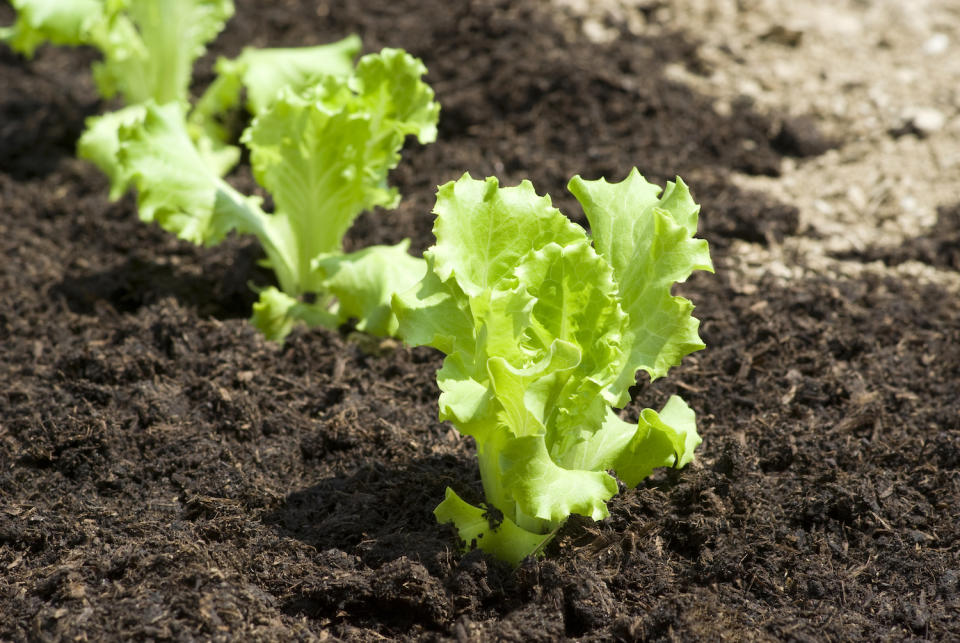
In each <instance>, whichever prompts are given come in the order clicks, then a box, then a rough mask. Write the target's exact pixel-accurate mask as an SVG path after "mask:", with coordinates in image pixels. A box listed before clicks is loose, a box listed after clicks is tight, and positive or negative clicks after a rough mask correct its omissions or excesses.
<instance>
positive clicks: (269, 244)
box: [0, 0, 439, 339]
mask: <svg viewBox="0 0 960 643" xmlns="http://www.w3.org/2000/svg"><path fill="white" fill-rule="evenodd" d="M13 5H14V7H15V8H16V9H17V21H16V23H15V24H14V25H13V26H12V27H9V28H6V29H3V30H0V38H2V39H4V40H6V41H7V42H8V44H9V45H10V46H11V47H12V48H13V49H15V50H16V51H19V52H22V53H24V54H25V55H28V56H29V55H32V54H33V53H34V51H35V49H36V48H37V47H38V46H39V45H40V44H42V43H43V42H47V41H49V42H52V43H54V44H60V45H90V46H93V47H95V48H97V49H98V50H99V51H100V52H101V54H102V56H103V60H102V61H100V62H97V63H95V65H94V77H95V78H96V80H97V85H98V87H99V88H100V91H101V93H102V94H103V95H104V97H111V96H113V95H115V94H119V95H120V96H121V97H122V98H123V99H124V101H125V102H126V104H127V105H126V107H123V108H122V109H119V110H117V111H115V112H110V113H107V114H104V115H101V116H95V117H91V118H90V119H88V120H87V129H86V131H85V132H84V134H83V135H82V136H81V138H80V141H79V142H78V153H79V155H80V156H81V157H83V158H86V159H88V160H90V161H92V162H93V163H94V164H96V165H97V166H98V167H99V168H100V169H101V170H102V171H103V172H104V173H105V174H107V176H108V177H109V178H110V183H111V188H110V196H111V198H113V199H117V198H119V197H120V196H121V195H122V194H123V193H124V192H126V190H127V189H128V188H129V187H130V186H131V184H132V185H133V186H135V187H136V188H137V190H138V205H139V215H140V218H141V219H142V220H144V221H147V222H156V223H157V224H159V225H160V226H161V227H163V228H164V229H166V230H168V231H170V232H173V233H174V234H176V235H177V236H179V237H180V238H182V239H185V240H188V241H191V242H193V243H197V244H206V245H210V244H214V243H217V242H219V241H220V240H222V239H223V237H224V236H225V235H226V234H227V233H228V232H230V231H232V230H235V231H237V232H238V233H241V234H252V235H255V236H256V237H257V238H258V239H259V240H260V243H261V244H262V246H263V248H264V251H265V252H266V255H267V259H266V263H267V265H269V267H271V268H272V269H273V270H274V272H275V273H276V277H277V281H278V283H279V286H280V287H279V289H277V288H273V287H270V288H266V289H263V290H261V292H260V300H259V302H258V303H257V304H256V305H255V307H254V315H253V321H254V323H255V324H256V325H257V326H258V327H259V328H260V329H261V330H262V331H263V332H264V333H265V334H266V335H267V336H268V337H270V338H272V339H282V338H283V337H284V336H285V335H286V334H287V333H288V332H289V331H290V329H291V327H292V326H293V324H294V323H295V322H297V321H305V322H307V323H308V324H310V325H327V326H332V325H336V324H338V323H340V322H342V321H344V320H345V319H347V318H356V319H357V320H358V328H359V329H360V330H364V331H366V332H369V333H373V334H381V335H382V334H391V333H393V332H394V331H395V330H396V319H395V317H394V316H393V314H392V312H391V310H390V304H389V302H390V296H391V294H392V293H393V292H394V291H396V290H397V289H400V288H405V287H407V286H408V285H410V284H412V283H414V282H416V281H417V280H418V279H419V278H420V277H421V276H422V275H423V273H424V271H425V269H426V268H425V265H424V263H423V261H422V260H420V259H415V258H413V257H411V256H410V255H408V254H407V253H406V248H407V245H408V242H402V243H401V244H398V245H396V246H391V247H373V248H367V249H364V250H362V251H360V252H357V253H353V254H350V255H344V254H343V252H342V239H343V236H344V234H345V232H346V230H347V229H348V228H349V227H350V224H351V222H352V221H353V220H354V219H355V218H356V217H357V215H359V214H360V213H361V212H362V211H364V210H370V209H372V208H375V207H383V208H391V207H395V206H396V204H397V201H398V200H399V195H398V194H397V191H396V190H395V189H392V188H390V187H389V186H388V185H387V173H388V172H389V170H391V169H392V168H393V167H395V166H396V164H397V162H398V161H399V159H400V155H399V151H400V148H401V147H402V145H403V142H404V139H405V138H406V136H407V135H410V134H412V135H415V136H416V137H417V138H418V140H419V141H420V142H421V143H428V142H431V141H433V140H434V139H435V138H436V123H437V118H438V114H439V106H438V105H437V103H436V102H435V101H434V100H433V91H432V90H431V89H430V87H429V86H428V85H426V84H425V83H424V82H423V81H422V80H421V76H422V75H423V74H424V73H425V72H426V69H425V68H424V66H423V64H422V63H421V62H420V61H419V60H417V59H415V58H413V57H411V56H409V55H407V54H406V53H405V52H403V51H400V50H393V49H384V50H383V51H382V52H381V53H380V54H376V55H371V56H366V57H364V58H363V59H362V60H360V62H359V64H358V65H357V66H356V67H355V66H354V62H353V61H354V59H355V58H356V56H357V54H358V53H359V51H360V47H361V43H360V39H359V38H357V37H356V36H350V37H348V38H345V39H343V40H341V41H339V42H336V43H332V44H329V45H321V46H317V47H302V48H276V49H254V48H247V49H245V50H244V51H243V52H242V53H241V54H240V56H238V57H237V58H235V59H232V60H231V59H226V58H220V59H219V60H218V61H217V63H216V66H215V69H216V72H217V76H216V78H215V79H214V81H213V82H212V83H211V84H210V86H209V87H208V89H207V91H206V92H205V93H204V94H203V95H202V96H201V97H200V99H199V100H198V101H197V103H196V106H195V107H192V108H191V105H190V101H189V94H188V89H189V84H190V80H191V72H192V68H193V64H194V62H195V60H196V59H197V58H198V57H199V56H200V55H202V54H203V52H204V51H205V48H206V44H207V43H208V42H209V41H210V40H212V39H213V38H214V37H215V36H216V35H217V34H218V33H219V32H220V30H221V29H222V28H223V26H224V23H225V22H226V20H227V19H228V18H229V17H230V16H231V15H232V14H233V3H232V0H163V1H158V0H13ZM244 94H245V95H246V101H245V107H246V108H247V110H248V111H249V112H250V114H252V115H253V117H254V118H253V121H252V123H251V125H250V127H248V128H247V129H246V131H245V132H244V134H243V136H242V139H241V142H242V143H244V144H245V145H246V146H247V148H248V149H249V151H250V157H251V161H252V163H253V170H254V175H255V177H256V179H257V180H258V181H259V182H260V183H261V185H262V186H263V187H265V188H267V190H269V191H270V193H271V194H272V196H273V200H274V204H275V210H274V211H273V212H270V213H268V212H265V211H264V210H263V209H262V207H261V204H260V202H259V200H258V199H255V198H249V197H247V196H245V195H242V194H240V193H239V192H238V191H237V190H235V189H234V188H232V187H231V186H230V185H229V184H228V183H227V182H226V181H224V180H223V179H222V178H221V177H223V176H224V175H225V174H226V173H227V172H228V171H229V170H230V168H231V167H233V166H234V164H235V163H236V162H237V160H238V159H239V157H240V149H239V148H238V147H235V146H234V145H231V144H229V138H230V137H229V132H228V131H227V128H226V127H225V125H224V123H223V118H224V115H225V114H228V113H230V112H231V111H232V110H235V109H236V108H237V107H238V105H239V103H240V99H241V96H242V95H244Z"/></svg>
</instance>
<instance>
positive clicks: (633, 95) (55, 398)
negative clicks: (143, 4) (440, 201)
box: [0, 0, 960, 641]
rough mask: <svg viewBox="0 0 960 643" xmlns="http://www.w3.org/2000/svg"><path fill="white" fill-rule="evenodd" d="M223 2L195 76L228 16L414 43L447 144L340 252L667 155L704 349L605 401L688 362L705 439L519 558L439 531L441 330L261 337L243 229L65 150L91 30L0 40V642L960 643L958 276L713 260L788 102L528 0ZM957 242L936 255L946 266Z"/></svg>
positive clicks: (758, 209)
mask: <svg viewBox="0 0 960 643" xmlns="http://www.w3.org/2000/svg"><path fill="white" fill-rule="evenodd" d="M237 4H238V7H237V16H236V17H235V18H234V19H233V20H232V21H231V22H230V24H229V27H228V29H227V31H226V32H225V33H224V35H223V36H222V37H221V38H220V40H218V41H217V43H216V45H215V47H214V48H213V52H212V54H211V55H210V56H208V57H207V58H205V59H204V61H203V62H202V65H201V69H202V70H205V71H202V73H201V74H200V78H199V80H200V84H202V83H203V82H206V81H208V80H209V69H210V65H211V62H212V60H213V56H214V55H216V54H230V55H233V54H236V53H237V52H238V51H239V50H240V48H241V47H242V46H243V45H245V44H255V45H307V44H314V43H320V42H326V41H330V40H334V39H337V38H340V37H342V36H344V35H346V34H348V33H351V32H355V33H358V34H360V35H361V36H362V37H363V39H364V42H365V44H366V47H367V49H368V50H376V49H379V48H380V47H381V46H386V45H390V46H397V47H404V48H406V49H408V50H409V51H411V52H413V53H415V54H416V55H418V56H420V57H422V58H423V59H424V61H425V62H426V64H427V66H428V68H429V69H430V76H429V80H430V82H431V83H432V84H433V86H434V88H435V89H436V91H437V96H438V99H439V100H440V102H441V104H442V105H443V113H442V117H441V119H442V120H441V126H440V137H439V141H438V142H437V143H435V144H433V145H430V146H427V147H425V148H420V147H419V146H416V145H411V146H410V148H409V149H408V150H407V152H406V153H405V160H404V161H403V163H402V164H401V167H400V168H398V170H397V171H396V172H395V174H394V182H395V184H396V185H398V186H399V188H400V190H401V193H402V194H404V195H405V200H404V202H403V204H402V205H401V206H400V208H399V209H398V210H397V211H396V212H393V213H384V212H377V213H374V214H371V215H367V216H364V217H362V218H361V220H360V221H359V222H358V224H357V225H356V226H355V228H354V229H353V230H352V232H351V236H350V239H349V242H350V244H351V246H352V247H359V246H363V245H367V244H370V243H379V242H387V241H390V242H393V241H397V240H399V239H401V238H403V237H411V238H412V239H413V247H414V248H415V249H416V250H422V249H424V248H425V247H427V246H429V245H430V243H431V238H432V236H431V232H430V230H431V225H432V217H431V216H430V214H429V211H430V208H431V206H432V203H433V192H434V188H435V186H436V185H438V184H440V183H443V182H446V181H448V180H451V179H455V178H457V177H458V176H459V175H460V174H462V173H463V172H464V171H469V172H471V173H472V174H473V175H474V176H475V177H482V176H486V175H491V174H494V175H497V176H499V177H500V178H501V179H502V181H503V182H504V183H505V184H510V183H514V182H516V181H518V180H519V179H521V178H524V177H529V178H531V179H532V180H533V182H534V185H535V186H536V187H537V189H538V190H539V191H540V192H548V193H550V194H552V195H554V198H555V202H556V203H557V204H558V205H560V206H561V207H562V208H563V209H564V210H566V211H568V212H570V213H571V214H572V216H573V217H574V218H575V219H576V220H578V221H581V222H582V221H583V217H582V216H581V215H580V214H579V212H578V211H577V210H576V208H575V202H574V201H573V199H572V198H571V197H570V196H569V195H568V194H566V192H565V190H564V185H565V184H566V181H567V179H568V178H569V177H570V176H572V175H574V174H577V173H581V174H583V175H584V176H585V177H588V178H594V177H597V176H600V175H605V176H607V177H608V178H610V179H611V180H614V179H616V180H619V179H621V178H622V177H623V176H625V175H626V173H627V171H628V170H629V169H630V167H632V166H634V165H636V166H638V167H639V168H640V170H641V171H642V172H643V173H644V174H645V175H647V177H648V178H650V179H651V180H656V181H658V182H662V181H664V180H666V179H669V178H672V176H673V175H674V174H680V175H682V176H683V177H684V179H685V180H686V181H687V182H688V183H689V184H691V185H692V186H693V189H694V191H695V194H696V197H697V198H698V200H699V201H700V202H701V203H702V204H703V214H702V221H703V225H702V233H701V234H702V236H704V237H706V238H707V239H709V241H710V242H711V245H712V247H713V251H714V256H715V260H716V263H717V265H718V271H717V275H715V276H710V275H698V276H697V277H696V278H694V279H692V280H691V282H690V283H688V284H687V285H685V286H684V287H683V288H682V291H683V293H684V294H685V295H686V296H688V297H690V298H691V299H693V300H694V301H695V302H696V304H697V314H698V316H699V317H700V318H701V319H702V320H703V324H702V334H703V336H704V339H705V341H706V342H707V344H708V349H707V350H706V351H703V352H701V353H697V354H695V355H693V356H691V357H689V358H688V359H686V360H685V362H684V364H683V366H681V367H680V368H678V369H676V370H675V372H674V373H672V374H671V377H669V378H665V379H664V380H660V381H658V382H657V383H656V384H649V383H641V384H640V385H638V386H637V388H636V391H635V393H636V395H635V400H636V401H635V402H634V404H633V405H631V407H629V409H628V412H630V413H633V414H636V412H637V411H638V410H639V409H640V408H641V407H642V406H654V407H658V406H659V405H661V404H662V403H663V402H664V401H665V400H666V398H667V396H668V395H669V394H671V393H673V392H681V393H682V394H683V395H684V397H685V399H686V400H687V401H688V402H689V403H690V404H691V406H693V407H694V408H695V409H696V410H697V412H698V416H699V419H700V427H701V434H702V435H703V437H704V443H703V446H702V447H701V449H700V451H699V457H698V460H697V462H696V463H695V464H694V465H691V466H690V467H688V468H686V469H684V470H682V471H667V472H661V473H659V474H657V475H656V476H655V477H654V478H653V479H652V480H651V481H649V482H648V483H647V484H645V485H642V486H641V487H640V488H639V489H637V490H625V491H624V493H622V494H621V495H620V496H618V497H617V498H616V499H614V501H613V502H612V503H611V507H610V508H611V514H612V515H611V517H610V519H608V520H606V521H604V522H602V523H599V524H595V523H593V522H591V521H589V520H586V519H573V520H571V521H570V522H568V524H567V526H566V527H565V528H564V529H563V530H562V533H561V535H560V537H559V538H558V539H557V540H556V541H555V542H554V543H553V544H552V545H551V547H550V548H549V551H548V557H547V558H546V559H544V560H539V561H528V562H527V563H526V564H525V565H524V566H523V567H522V568H520V569H519V570H518V571H513V570H511V569H509V568H506V567H504V566H503V565H501V564H498V563H496V562H495V561H493V560H491V559H488V558H486V557H485V556H483V555H481V554H480V553H479V552H473V553H470V554H467V555H461V554H460V553H458V552H457V551H456V549H455V547H454V538H453V535H452V533H451V532H450V531H449V529H448V528H441V527H438V525H437V524H436V523H435V521H434V518H433V515H432V510H433V508H434V507H435V506H436V504H437V503H438V502H439V501H440V500H441V498H442V496H443V490H444V488H445V487H446V486H448V485H450V486H453V487H454V488H456V489H457V490H458V491H459V492H460V493H462V494H466V495H467V496H468V497H473V498H476V497H477V494H478V493H479V482H478V476H477V472H476V465H475V461H474V458H473V455H472V451H471V449H472V446H471V444H470V442H469V441H468V440H464V439H462V438H461V437H460V436H459V435H458V434H457V433H456V431H455V430H454V429H453V428H452V427H451V426H449V425H447V424H442V423H440V422H438V421H437V419H436V417H437V409H436V399H437V395H438V391H437V388H436V384H435V379H434V371H435V370H436V368H437V367H438V366H439V364H440V361H441V356H440V355H439V354H438V353H436V352H434V351H432V350H429V349H415V350H409V349H405V348H396V347H395V346H394V345H393V344H392V343H391V342H383V343H381V344H376V343H375V342H372V341H369V340H362V339H361V338H357V337H355V336H351V335H349V334H348V333H347V332H346V331H344V332H341V333H337V332H328V331H324V330H312V331H305V330H300V331H297V332H295V333H294V335H293V336H292V337H291V338H290V340H289V341H288V342H287V344H286V345H285V346H283V347H282V348H281V347H277V346H275V345H272V344H270V343H268V342H265V341H264V340H263V338H262V337H261V336H259V335H258V334H257V333H256V332H255V331H254V330H253V329H252V328H251V327H250V326H249V324H248V323H247V322H246V320H245V317H246V316H247V314H248V313H249V308H250V304H251V303H252V300H253V296H252V294H251V292H250V290H249V289H248V286H247V283H248V282H249V281H255V282H260V283H263V282H265V281H266V280H267V279H268V276H267V275H265V274H264V273H262V272H261V271H260V270H259V269H258V268H256V261H257V259H258V257H259V254H258V253H259V251H258V250H257V248H256V245H255V244H254V243H252V242H250V241H248V240H246V239H239V240H237V239H231V240H229V241H228V242H227V243H225V244H223V245H222V246H220V247H217V248H214V249H208V250H205V249H198V248H194V247H192V246H189V245H187V244H184V243H180V242H178V241H177V240H175V239H172V238H171V237H170V236H169V235H167V234H166V233H164V232H162V231H161V230H159V229H157V228H155V227H149V226H145V225H143V224H141V223H140V222H138V220H137V218H136V215H135V212H134V208H133V202H132V199H130V198H129V197H127V198H125V199H123V200H121V201H120V202H118V203H114V204H111V203H108V201H107V200H106V182H105V180H104V178H103V177H101V176H100V175H99V174H98V173H97V171H96V170H95V169H93V168H92V167H91V166H89V165H87V164H85V163H83V162H81V161H78V160H76V159H74V158H73V145H74V142H75V140H76V137H77V135H78V134H79V133H80V131H81V130H82V127H83V119H84V117H86V116H87V115H89V114H92V113H96V112H97V111H99V110H101V109H103V108H104V107H105V106H104V105H102V104H101V103H100V102H99V101H98V99H97V96H96V93H95V91H94V88H93V84H92V81H91V79H90V75H89V72H88V67H89V63H90V62H91V61H92V60H93V59H94V54H93V53H92V52H89V51H70V50H65V49H56V48H44V49H42V50H41V51H40V52H39V54H38V56H37V57H36V59H35V60H33V61H31V62H26V61H23V60H21V59H19V58H18V57H16V56H14V55H13V54H11V53H10V52H9V51H7V50H6V49H2V48H0V252H2V263H0V569H2V570H3V571H2V574H0V615H2V616H0V639H3V640H6V639H10V640H64V639H84V640H129V639H156V640H161V639H176V640H192V639H203V640H238V639H265V640H294V639H297V640H300V639H305V640H306V639H323V638H327V637H334V638H338V639H346V640H378V639H381V638H382V637H387V638H390V639H394V638H396V639H422V638H426V639H444V640H449V639H456V640H459V641H466V640H475V641H488V640H493V639H495V638H498V639H503V640H518V641H521V640H522V641H530V640H555V639H559V638H564V637H576V638H582V639H584V640H611V639H616V640H637V639H644V640H647V639H677V640H720V639H731V640H771V639H776V640H784V639H789V640H836V641H848V640H871V641H872V640H883V639H909V638H920V639H931V640H957V639H960V522H958V521H960V394H958V391H960V302H958V300H957V298H956V297H955V296H951V295H949V294H947V293H946V292H945V291H942V290H940V289H938V288H936V287H932V286H931V287H923V288H921V287H918V286H917V285H916V284H913V283H906V282H903V281H897V280H894V279H892V278H891V279H881V278H874V279H866V278H865V279H863V280H860V281H827V280H809V281H800V282H795V283H794V284H793V285H792V286H790V287H787V288H784V287H781V286H776V285H775V283H774V281H773V280H772V279H771V280H770V281H769V283H766V282H765V283H761V284H760V288H759V289H758V290H757V292H756V294H753V295H749V296H748V295H743V294H739V293H738V292H737V291H735V290H734V289H733V288H732V287H731V285H730V280H729V279H728V276H727V275H726V274H725V270H724V268H725V266H727V265H729V263H730V262H729V261H728V252H729V251H730V250H729V249H730V247H731V243H730V242H731V241H732V240H734V239H746V240H750V241H757V242H762V243H768V242H769V243H774V242H776V241H777V239H778V238H782V237H783V236H784V235H792V234H796V233H797V216H796V210H795V209H794V208H792V207H791V206H790V205H789V204H782V203H776V202H771V201H770V200H768V199H765V198H764V197H762V196H760V195H758V194H748V193H743V192H741V191H739V190H737V189H735V188H733V187H731V183H730V182H729V180H728V175H729V172H730V171H731V170H737V171H741V172H748V173H759V174H776V173H777V171H778V166H779V163H780V159H781V155H782V154H785V153H791V154H796V155H798V156H803V155H809V154H813V153H816V151H815V150H817V149H822V148H823V147H825V146H823V145H820V143H818V138H817V135H816V133H815V132H813V133H811V132H810V131H808V128H807V126H806V125H804V126H803V127H800V126H796V125H792V124H791V123H790V122H788V121H783V122H774V121H775V119H770V118H764V117H761V116H759V115H757V114H756V113H754V112H752V111H751V109H750V106H749V105H747V104H742V105H739V106H736V108H735V113H734V114H733V115H732V116H730V117H727V118H725V117H721V116H718V115H717V113H715V112H714V111H713V110H712V109H711V108H710V101H709V100H707V99H706V98H704V97H701V96H698V95H696V94H694V93H691V91H690V90H688V89H685V88H684V87H683V86H680V85H677V84H674V83H672V82H670V81H668V80H666V79H665V78H664V77H663V75H662V70H663V66H664V65H665V64H666V63H668V62H673V63H680V64H683V65H685V66H687V67H688V68H689V69H691V70H693V71H694V72H697V71H700V72H702V71H704V64H703V62H702V61H700V60H699V59H698V57H697V46H696V43H695V41H693V40H692V39H691V37H690V36H689V35H688V34H682V33H678V34H673V35H671V36H670V37H664V38H662V39H645V38H638V37H635V36H631V35H629V34H628V33H627V32H626V31H624V34H623V37H622V38H621V39H620V40H619V41H617V42H616V43H615V44H614V45H610V46H598V45H595V44H592V43H590V42H587V41H585V40H584V39H583V38H582V37H580V36H579V35H577V34H576V33H573V32H568V31H565V30H564V29H561V28H560V27H559V26H557V23H555V22H554V21H553V20H552V18H551V16H550V15H549V14H548V13H547V12H546V11H545V10H544V9H543V8H542V7H544V6H545V5H544V4H543V3H540V2H539V1H538V0H525V1H518V0H501V1H493V0H473V1H466V0H463V1H458V2H449V1H448V0H432V1H426V0H390V1H382V0H381V1H379V2H375V1H373V0H369V1H364V2H350V3H330V2H307V1H303V2H298V1H292V0H291V1H284V2H271V3H267V2H253V1H252V0H248V1H241V2H238V3H237ZM341 4H342V5H346V6H341ZM11 18H12V10H11V9H10V8H9V7H7V6H4V7H2V8H0V20H2V22H3V23H4V24H8V23H9V22H10V21H11ZM840 143H841V144H842V142H840ZM818 145H820V147H817V146H818ZM235 180H236V181H237V182H238V184H240V185H242V186H244V187H245V188H249V187H250V179H249V172H245V171H244V170H240V171H238V173H237V175H236V177H235ZM949 205H950V204H945V206H949ZM945 212H946V210H945ZM951 212H952V211H951ZM944 216H945V218H946V217H948V216H949V215H944ZM921 245H922V244H921ZM923 248H926V246H923V247H922V248H921V250H922V249H923ZM951 248H952V249H951ZM951 248H948V249H947V250H945V251H941V250H942V249H940V248H935V249H934V250H935V252H934V250H930V252H934V255H935V257H936V261H938V262H941V263H943V262H946V263H947V264H949V265H952V266H953V268H957V267H958V266H957V265H956V263H954V262H955V259H956V256H955V254H956V253H955V250H956V249H955V247H953V246H951ZM927 250H929V249H927ZM927 250H923V252H926V251H927ZM877 252H881V253H882V252H885V251H884V250H877ZM918 252H919V251H918ZM914 254H916V253H914ZM931 261H933V259H931Z"/></svg>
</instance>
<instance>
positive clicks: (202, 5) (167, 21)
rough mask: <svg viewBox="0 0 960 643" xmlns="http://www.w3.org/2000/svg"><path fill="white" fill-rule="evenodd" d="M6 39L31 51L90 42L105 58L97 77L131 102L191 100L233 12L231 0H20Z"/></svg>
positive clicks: (104, 89)
mask: <svg viewBox="0 0 960 643" xmlns="http://www.w3.org/2000/svg"><path fill="white" fill-rule="evenodd" d="M13 6H14V8H15V9H16V10H17V20H16V22H15V23H14V24H13V26H12V27H9V28H7V29H6V30H4V32H3V33H2V36H3V37H4V39H5V40H7V42H8V43H9V44H10V46H11V47H12V48H13V49H14V50H16V51H19V52H21V53H23V54H25V55H27V56H32V55H33V53H34V51H35V50H36V48H37V47H38V46H39V45H40V44H42V43H44V42H46V41H50V42H52V43H53V44H57V45H90V46H93V47H96V48H97V49H99V50H100V53H101V54H102V55H103V60H102V61H100V62H97V63H95V65H94V70H93V73H94V78H95V79H96V81H97V85H98V87H99V88H100V92H101V93H102V94H103V95H104V96H105V97H108V98H109V97H110V96H113V95H114V94H117V93H119V94H121V95H122V96H123V99H124V102H126V103H127V104H128V105H131V104H136V103H142V102H144V101H146V100H148V99H153V100H154V101H156V102H157V103H160V104H163V103H167V102H171V101H177V100H185V99H186V97H187V88H188V86H189V84H190V76H191V73H192V70H193V63H194V61H195V60H196V59H197V58H199V57H200V56H201V55H203V53H204V51H205V50H206V45H207V43H208V42H209V41H210V40H212V39H213V38H214V37H215V36H216V35H217V34H218V33H220V30H221V29H223V25H224V23H225V22H226V21H227V20H228V19H229V18H230V16H232V15H233V2H232V0H163V1H162V2H159V1H157V0H14V1H13Z"/></svg>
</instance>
